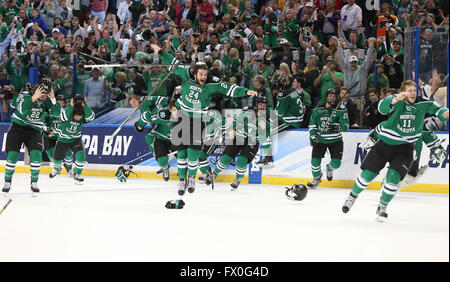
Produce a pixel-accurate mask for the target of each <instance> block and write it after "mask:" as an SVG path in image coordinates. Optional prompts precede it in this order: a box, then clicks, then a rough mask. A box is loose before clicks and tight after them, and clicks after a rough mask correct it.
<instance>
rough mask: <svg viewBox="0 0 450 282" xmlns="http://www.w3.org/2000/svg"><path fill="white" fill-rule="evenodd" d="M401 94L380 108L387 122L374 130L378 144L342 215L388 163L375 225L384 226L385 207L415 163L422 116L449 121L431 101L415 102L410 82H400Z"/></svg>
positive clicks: (442, 109) (368, 155)
mask: <svg viewBox="0 0 450 282" xmlns="http://www.w3.org/2000/svg"><path fill="white" fill-rule="evenodd" d="M400 90H401V92H400V93H399V94H398V95H392V96H390V97H387V98H385V99H383V100H382V101H381V102H380V104H379V111H380V113H382V114H388V113H390V112H392V113H391V116H390V117H389V119H388V120H386V121H383V122H382V123H381V124H380V125H379V126H378V127H377V128H378V130H377V131H378V132H377V133H378V134H379V137H380V140H378V142H376V144H375V145H374V146H373V148H372V149H371V150H370V151H369V153H368V154H367V155H366V157H365V158H364V160H363V163H362V164H361V169H362V172H361V174H360V175H359V176H358V177H357V178H356V181H355V183H354V185H353V189H352V191H351V192H350V195H349V196H348V198H347V200H346V201H345V203H344V205H343V207H342V211H343V212H344V213H348V212H349V211H350V209H351V207H352V206H353V204H354V202H355V200H356V199H357V197H358V195H359V194H360V193H361V192H362V191H364V189H365V188H366V187H367V186H368V185H369V184H370V182H372V180H373V179H374V178H375V177H376V176H377V175H378V173H379V172H380V170H381V169H383V168H384V167H385V165H386V163H389V168H388V171H387V175H386V179H385V181H384V182H383V188H382V195H381V198H380V202H379V204H378V207H377V211H376V214H377V221H379V222H383V221H384V220H385V219H386V218H387V217H388V214H387V212H386V207H387V205H388V204H389V202H390V201H391V200H392V198H393V197H394V196H395V194H396V193H397V191H398V189H399V185H400V181H401V180H402V179H403V178H404V177H405V175H406V173H407V172H408V170H409V168H410V167H411V164H412V162H413V161H414V142H416V141H417V140H419V138H420V136H421V135H422V130H423V125H424V118H425V115H426V114H430V115H436V116H437V117H438V118H439V119H440V120H442V121H447V120H448V116H449V111H448V109H447V108H441V107H439V106H437V105H435V104H434V103H433V102H432V101H422V102H416V84H415V83H414V82H413V81H411V80H407V81H404V82H402V85H401V87H400Z"/></svg>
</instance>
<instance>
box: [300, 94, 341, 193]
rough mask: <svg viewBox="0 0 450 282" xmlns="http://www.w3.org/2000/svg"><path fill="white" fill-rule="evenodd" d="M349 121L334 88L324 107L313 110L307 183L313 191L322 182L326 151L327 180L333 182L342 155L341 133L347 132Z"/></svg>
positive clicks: (327, 96)
mask: <svg viewBox="0 0 450 282" xmlns="http://www.w3.org/2000/svg"><path fill="white" fill-rule="evenodd" d="M348 127H349V120H348V113H347V109H346V108H345V107H343V106H341V103H338V95H337V94H336V90H335V89H334V88H330V89H328V91H327V93H326V96H325V105H324V106H319V107H316V108H315V109H313V112H312V115H311V119H310V121H309V135H310V140H311V146H312V147H313V148H312V154H311V170H312V175H313V180H312V181H310V182H308V184H307V186H308V188H310V189H315V188H317V186H319V184H320V182H321V181H322V180H321V178H322V175H323V173H322V171H321V166H320V164H321V162H322V159H323V157H324V156H325V153H326V151H327V150H328V151H329V152H330V156H331V162H330V163H328V164H327V166H326V170H327V180H328V181H331V180H333V171H334V170H336V169H338V168H339V167H340V166H341V160H342V155H343V153H344V142H343V141H342V132H345V131H347V130H348Z"/></svg>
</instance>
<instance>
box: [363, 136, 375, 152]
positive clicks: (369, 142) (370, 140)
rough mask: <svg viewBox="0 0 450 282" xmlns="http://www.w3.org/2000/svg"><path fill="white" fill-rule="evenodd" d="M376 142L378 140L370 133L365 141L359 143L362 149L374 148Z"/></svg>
mask: <svg viewBox="0 0 450 282" xmlns="http://www.w3.org/2000/svg"><path fill="white" fill-rule="evenodd" d="M376 142H377V141H376V140H375V139H373V138H372V136H371V134H369V135H368V136H367V139H366V140H364V142H362V143H361V144H359V147H360V148H361V149H366V150H369V149H370V148H372V147H373V146H374V145H375V143H376Z"/></svg>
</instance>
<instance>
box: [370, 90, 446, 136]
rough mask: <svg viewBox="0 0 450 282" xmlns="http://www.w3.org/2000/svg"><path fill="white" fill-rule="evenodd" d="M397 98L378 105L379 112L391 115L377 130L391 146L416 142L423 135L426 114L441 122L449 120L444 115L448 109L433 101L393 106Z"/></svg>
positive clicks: (399, 103) (402, 103) (383, 101)
mask: <svg viewBox="0 0 450 282" xmlns="http://www.w3.org/2000/svg"><path fill="white" fill-rule="evenodd" d="M396 96H397V95H392V96H390V97H387V98H385V99H383V100H381V101H380V103H379V104H378V111H379V112H380V113H381V114H384V115H387V114H391V116H390V117H389V119H388V120H385V121H383V122H381V123H380V124H379V125H378V126H377V127H376V128H375V130H376V131H377V133H378V134H379V136H380V139H381V140H383V142H385V143H387V144H389V145H400V144H407V143H414V142H416V141H417V140H418V139H419V138H420V137H421V135H422V130H423V125H424V119H425V115H426V114H430V115H436V116H437V117H438V118H439V120H441V121H447V120H448V118H444V117H443V115H442V114H443V113H444V112H445V111H447V108H441V107H439V106H438V105H436V104H434V102H433V101H422V102H416V103H414V104H407V103H406V102H405V101H401V100H400V101H398V102H397V103H395V104H394V105H391V102H392V99H394V97H396Z"/></svg>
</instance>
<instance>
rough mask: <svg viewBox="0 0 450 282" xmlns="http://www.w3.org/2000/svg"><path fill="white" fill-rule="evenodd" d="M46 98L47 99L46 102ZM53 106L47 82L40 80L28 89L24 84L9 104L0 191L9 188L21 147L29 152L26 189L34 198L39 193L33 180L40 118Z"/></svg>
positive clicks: (38, 153)
mask: <svg viewBox="0 0 450 282" xmlns="http://www.w3.org/2000/svg"><path fill="white" fill-rule="evenodd" d="M49 98H50V99H49ZM55 104H56V99H55V95H54V92H53V89H52V82H51V80H50V79H43V80H42V81H41V82H40V83H39V84H38V85H36V86H34V87H32V86H31V84H26V85H25V87H24V88H23V91H22V92H21V93H19V94H18V95H16V96H15V97H14V98H13V100H12V101H11V107H12V108H13V109H15V111H14V113H13V114H12V117H11V126H10V128H9V130H8V135H7V137H6V153H7V159H6V167H5V184H4V186H3V189H2V191H3V192H4V193H8V192H9V190H10V189H11V180H12V177H13V174H14V171H15V168H16V163H17V161H18V159H19V151H20V147H21V146H22V144H25V146H26V147H27V149H28V152H29V153H30V160H31V163H30V170H31V185H30V189H31V191H32V193H33V195H35V193H38V192H39V188H38V185H37V181H38V179H39V172H40V169H41V161H42V136H41V131H42V126H43V116H44V113H45V112H46V111H49V110H50V109H51V108H52V107H53V106H54V105H55Z"/></svg>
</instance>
